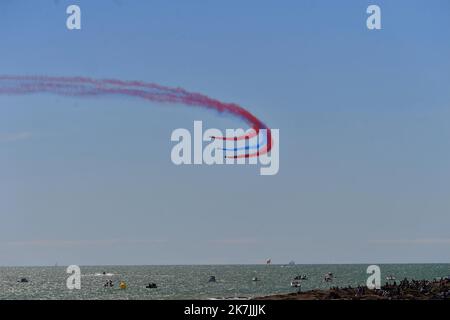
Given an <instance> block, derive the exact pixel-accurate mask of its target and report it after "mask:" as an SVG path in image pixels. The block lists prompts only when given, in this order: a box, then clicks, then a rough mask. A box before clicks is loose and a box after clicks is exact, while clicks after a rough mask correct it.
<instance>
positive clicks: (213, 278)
mask: <svg viewBox="0 0 450 320" xmlns="http://www.w3.org/2000/svg"><path fill="white" fill-rule="evenodd" d="M208 282H216V277H215V276H210V277H209V280H208Z"/></svg>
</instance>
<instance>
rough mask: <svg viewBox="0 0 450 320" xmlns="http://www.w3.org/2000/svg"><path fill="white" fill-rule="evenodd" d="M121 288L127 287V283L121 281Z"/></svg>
mask: <svg viewBox="0 0 450 320" xmlns="http://www.w3.org/2000/svg"><path fill="white" fill-rule="evenodd" d="M119 288H120V289H126V288H127V284H126V283H125V282H123V281H121V282H120V284H119Z"/></svg>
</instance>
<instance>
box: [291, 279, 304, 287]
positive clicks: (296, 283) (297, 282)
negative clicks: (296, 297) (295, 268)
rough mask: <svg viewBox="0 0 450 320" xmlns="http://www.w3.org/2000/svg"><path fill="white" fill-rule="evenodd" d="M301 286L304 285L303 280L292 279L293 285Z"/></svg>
mask: <svg viewBox="0 0 450 320" xmlns="http://www.w3.org/2000/svg"><path fill="white" fill-rule="evenodd" d="M301 286H302V282H301V281H300V280H292V281H291V287H293V288H300V287H301Z"/></svg>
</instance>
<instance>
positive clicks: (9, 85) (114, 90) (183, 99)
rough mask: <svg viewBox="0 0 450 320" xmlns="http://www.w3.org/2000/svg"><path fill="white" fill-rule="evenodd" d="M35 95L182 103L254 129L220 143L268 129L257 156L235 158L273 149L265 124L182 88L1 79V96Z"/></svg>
mask: <svg viewBox="0 0 450 320" xmlns="http://www.w3.org/2000/svg"><path fill="white" fill-rule="evenodd" d="M32 93H52V94H57V95H63V96H76V97H86V96H100V95H123V96H130V97H137V98H142V99H144V100H147V101H152V102H160V103H180V104H184V105H188V106H199V107H204V108H207V109H214V110H216V111H218V112H226V113H229V114H231V115H233V116H235V117H238V118H240V119H242V120H244V121H245V122H246V123H247V124H248V125H249V126H250V127H251V128H252V129H253V132H252V133H248V134H245V135H242V136H238V137H212V138H216V139H221V140H235V141H237V140H243V139H250V138H252V137H255V136H257V135H258V134H259V130H262V129H265V130H267V145H265V146H264V147H263V148H261V149H259V150H258V151H257V152H255V153H250V154H242V155H235V156H233V158H244V157H245V158H250V157H257V156H259V155H262V154H265V153H268V152H269V151H270V150H271V148H272V143H273V141H272V134H271V131H270V128H268V127H267V126H266V125H265V124H264V123H263V122H261V121H260V120H259V119H258V118H256V117H255V116H254V115H253V114H251V113H250V112H249V111H247V110H245V109H244V108H242V107H241V106H239V105H237V104H234V103H224V102H221V101H219V100H215V99H212V98H210V97H208V96H205V95H203V94H200V93H193V92H188V91H186V90H184V89H182V88H170V87H165V86H161V85H158V84H153V83H146V82H142V81H123V80H116V79H91V78H86V77H47V76H1V75H0V94H8V95H16V94H17V95H24V94H32Z"/></svg>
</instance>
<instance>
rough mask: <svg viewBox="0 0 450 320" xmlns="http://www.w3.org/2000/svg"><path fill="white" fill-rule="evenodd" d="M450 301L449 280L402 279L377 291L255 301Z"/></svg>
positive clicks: (358, 289)
mask: <svg viewBox="0 0 450 320" xmlns="http://www.w3.org/2000/svg"><path fill="white" fill-rule="evenodd" d="M443 299H444V300H445V299H448V300H450V280H449V279H448V278H446V279H441V280H435V281H429V280H411V281H409V280H407V279H403V280H402V281H400V283H399V284H397V283H396V282H394V283H392V284H385V285H384V286H382V287H381V289H378V290H370V289H368V288H367V287H361V286H358V287H356V288H352V287H350V286H349V287H345V288H338V287H334V288H330V289H328V290H310V291H305V292H298V293H288V294H278V295H272V296H266V297H258V298H255V300H443Z"/></svg>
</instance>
